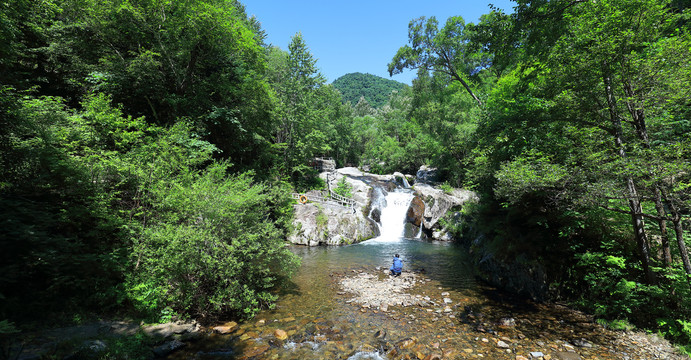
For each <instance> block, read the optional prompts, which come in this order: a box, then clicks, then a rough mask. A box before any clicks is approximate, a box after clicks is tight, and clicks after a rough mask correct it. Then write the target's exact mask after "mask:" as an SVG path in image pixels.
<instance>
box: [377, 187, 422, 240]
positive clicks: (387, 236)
mask: <svg viewBox="0 0 691 360" xmlns="http://www.w3.org/2000/svg"><path fill="white" fill-rule="evenodd" d="M412 200H413V194H412V192H410V191H409V190H408V191H405V190H396V191H392V192H389V194H388V195H386V201H385V202H384V204H385V205H384V206H385V207H383V208H382V209H381V226H380V235H379V237H377V238H374V239H372V240H370V241H376V242H396V241H400V240H401V237H402V236H403V231H404V229H405V215H406V212H407V211H408V207H410V202H411V201H412Z"/></svg>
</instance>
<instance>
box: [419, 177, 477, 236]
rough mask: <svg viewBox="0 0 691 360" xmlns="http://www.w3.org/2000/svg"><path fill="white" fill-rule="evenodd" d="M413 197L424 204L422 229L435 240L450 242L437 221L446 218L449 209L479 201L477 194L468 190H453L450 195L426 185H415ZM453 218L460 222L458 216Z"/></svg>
mask: <svg viewBox="0 0 691 360" xmlns="http://www.w3.org/2000/svg"><path fill="white" fill-rule="evenodd" d="M415 195H417V196H418V197H420V198H421V199H422V200H423V202H424V204H425V207H424V214H423V221H422V226H423V228H424V229H427V230H428V231H432V233H433V235H434V236H436V237H435V238H436V239H441V238H444V239H446V240H451V236H450V234H448V235H447V233H448V231H446V229H442V228H440V225H439V220H441V218H443V217H444V216H446V215H447V213H448V212H449V210H450V209H451V208H453V207H457V206H462V205H463V204H465V203H466V202H468V201H478V200H479V198H478V196H477V194H475V193H474V192H472V191H469V190H463V189H453V190H452V191H451V193H446V192H444V191H443V190H441V189H437V188H435V187H433V186H431V185H428V184H416V185H415ZM455 218H458V220H459V221H460V214H457V215H455Z"/></svg>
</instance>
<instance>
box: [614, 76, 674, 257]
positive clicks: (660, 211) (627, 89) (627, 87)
mask: <svg viewBox="0 0 691 360" xmlns="http://www.w3.org/2000/svg"><path fill="white" fill-rule="evenodd" d="M623 89H624V93H625V94H626V97H627V99H628V100H627V101H626V108H627V109H628V110H629V114H631V118H632V119H633V127H634V129H635V130H636V134H637V135H638V138H639V139H640V140H641V142H642V143H643V147H644V148H646V149H650V138H648V127H647V125H646V122H645V112H644V109H643V107H642V106H641V105H640V104H636V103H635V102H634V99H635V98H636V93H635V91H634V90H633V87H632V86H631V83H630V82H628V81H624V82H623ZM651 172H652V171H651ZM652 175H653V174H652V173H651V176H652ZM654 201H655V210H656V211H657V216H658V217H659V219H658V220H657V221H658V227H659V228H660V236H661V237H662V264H663V266H664V267H666V268H669V267H670V266H671V265H672V251H671V249H670V241H669V235H668V234H667V220H665V217H666V216H665V215H666V214H665V207H664V206H663V205H662V191H661V186H660V185H659V184H655V187H654Z"/></svg>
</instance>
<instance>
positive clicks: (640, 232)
mask: <svg viewBox="0 0 691 360" xmlns="http://www.w3.org/2000/svg"><path fill="white" fill-rule="evenodd" d="M602 80H603V82H604V86H605V96H606V97H607V105H608V107H609V115H610V121H611V122H612V127H613V130H614V143H615V145H616V148H617V151H618V152H619V156H620V157H621V158H622V159H626V150H625V149H624V140H623V136H624V131H623V129H622V126H621V118H620V117H619V114H618V113H617V104H616V98H615V97H614V91H613V90H612V79H611V78H610V76H609V71H608V64H607V63H604V64H603V73H602ZM626 191H627V197H628V199H629V209H630V210H631V223H632V225H633V231H634V237H635V239H636V245H637V247H638V252H639V256H640V259H641V264H642V265H643V270H644V271H645V275H646V278H647V280H648V283H650V284H654V283H656V282H657V280H656V277H655V273H654V272H653V271H652V269H651V267H650V248H649V247H648V238H647V236H646V233H645V223H644V222H643V216H642V215H641V213H642V212H643V209H642V207H641V201H640V198H639V197H638V191H637V189H636V184H635V183H634V181H633V178H631V177H630V176H628V177H627V179H626Z"/></svg>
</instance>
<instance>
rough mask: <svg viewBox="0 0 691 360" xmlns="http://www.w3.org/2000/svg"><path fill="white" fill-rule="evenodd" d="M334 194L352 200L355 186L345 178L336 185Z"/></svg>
mask: <svg viewBox="0 0 691 360" xmlns="http://www.w3.org/2000/svg"><path fill="white" fill-rule="evenodd" d="M333 192H335V193H336V194H338V195H341V196H343V197H346V198H352V197H353V186H352V185H350V184H349V183H348V181H346V177H345V176H344V177H342V178H341V179H340V180H338V183H336V187H335V188H334V189H333Z"/></svg>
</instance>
